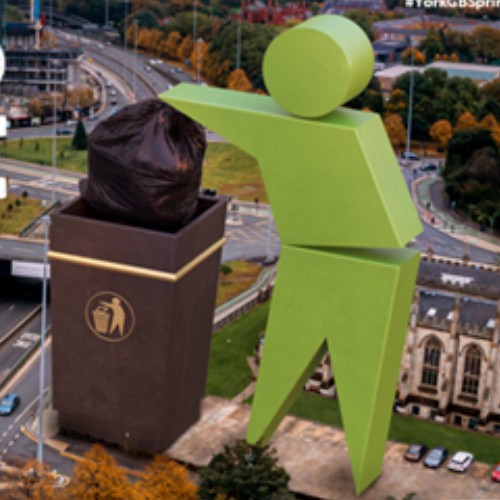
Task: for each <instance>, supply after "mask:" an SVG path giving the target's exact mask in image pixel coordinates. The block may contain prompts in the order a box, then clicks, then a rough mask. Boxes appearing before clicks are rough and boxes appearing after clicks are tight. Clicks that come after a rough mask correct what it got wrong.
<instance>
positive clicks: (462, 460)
mask: <svg viewBox="0 0 500 500" xmlns="http://www.w3.org/2000/svg"><path fill="white" fill-rule="evenodd" d="M473 461H474V455H472V454H470V453H467V452H465V451H458V452H457V453H455V455H453V457H451V460H450V461H449V462H448V469H449V470H452V471H455V472H465V471H466V470H467V469H468V468H469V466H470V464H471V463H472V462H473Z"/></svg>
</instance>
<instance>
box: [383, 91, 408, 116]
mask: <svg viewBox="0 0 500 500" xmlns="http://www.w3.org/2000/svg"><path fill="white" fill-rule="evenodd" d="M407 107H408V94H407V93H406V92H405V91H404V90H401V89H396V90H393V92H392V93H391V95H390V97H389V100H388V101H387V104H386V107H385V109H386V111H387V113H388V114H393V113H401V112H405V113H406V108H407Z"/></svg>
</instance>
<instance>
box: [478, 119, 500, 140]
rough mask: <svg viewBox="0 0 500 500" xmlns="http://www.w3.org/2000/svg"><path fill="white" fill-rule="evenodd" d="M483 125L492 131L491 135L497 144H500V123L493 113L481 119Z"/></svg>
mask: <svg viewBox="0 0 500 500" xmlns="http://www.w3.org/2000/svg"><path fill="white" fill-rule="evenodd" d="M481 126H482V127H484V128H487V129H488V130H489V131H490V132H491V135H492V136H493V139H495V141H496V142H497V144H500V125H499V124H498V121H497V119H496V118H495V117H494V116H493V115H492V114H489V115H486V116H485V117H484V118H483V119H482V120H481Z"/></svg>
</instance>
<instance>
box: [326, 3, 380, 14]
mask: <svg viewBox="0 0 500 500" xmlns="http://www.w3.org/2000/svg"><path fill="white" fill-rule="evenodd" d="M353 9H365V10H368V11H370V12H382V13H383V12H387V11H388V9H387V5H386V3H385V1H384V0H335V1H334V0H326V1H325V3H324V4H323V7H322V8H321V10H320V14H342V13H343V12H345V11H346V10H353Z"/></svg>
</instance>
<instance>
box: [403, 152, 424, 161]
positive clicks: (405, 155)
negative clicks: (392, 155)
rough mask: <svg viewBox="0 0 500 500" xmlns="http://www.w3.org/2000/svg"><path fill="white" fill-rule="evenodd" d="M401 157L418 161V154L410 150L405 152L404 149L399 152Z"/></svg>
mask: <svg viewBox="0 0 500 500" xmlns="http://www.w3.org/2000/svg"><path fill="white" fill-rule="evenodd" d="M401 158H403V160H410V161H420V156H418V155H417V154H415V153H412V152H409V153H407V152H406V151H403V152H402V153H401Z"/></svg>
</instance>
